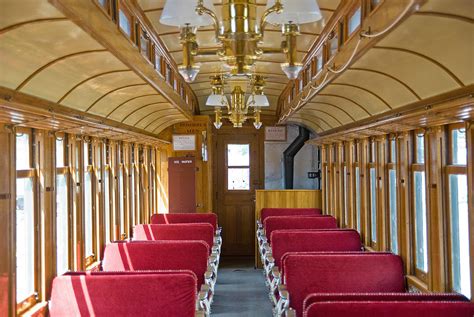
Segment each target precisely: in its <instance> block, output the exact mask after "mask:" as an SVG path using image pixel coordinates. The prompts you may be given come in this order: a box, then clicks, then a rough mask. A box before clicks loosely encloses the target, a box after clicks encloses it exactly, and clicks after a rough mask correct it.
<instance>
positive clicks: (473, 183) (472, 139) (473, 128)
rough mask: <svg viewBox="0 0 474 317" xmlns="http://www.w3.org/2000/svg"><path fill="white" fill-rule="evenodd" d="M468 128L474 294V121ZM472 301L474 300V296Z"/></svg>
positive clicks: (470, 238) (473, 287) (472, 281)
mask: <svg viewBox="0 0 474 317" xmlns="http://www.w3.org/2000/svg"><path fill="white" fill-rule="evenodd" d="M466 126H467V129H466V133H467V182H468V191H467V192H468V193H469V197H468V200H469V229H470V232H469V246H470V247H469V251H470V254H471V257H470V259H471V294H474V229H473V228H474V121H470V122H468V123H467V124H466ZM471 301H472V302H474V296H472V298H471Z"/></svg>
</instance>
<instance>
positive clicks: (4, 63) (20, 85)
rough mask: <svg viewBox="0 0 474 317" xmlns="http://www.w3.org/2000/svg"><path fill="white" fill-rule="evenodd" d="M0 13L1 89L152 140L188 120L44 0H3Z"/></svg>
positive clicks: (158, 93) (163, 97)
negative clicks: (114, 123) (137, 130)
mask: <svg viewBox="0 0 474 317" xmlns="http://www.w3.org/2000/svg"><path fill="white" fill-rule="evenodd" d="M0 14H1V18H0V73H1V74H2V75H1V76H0V86H1V87H5V88H7V89H10V90H12V91H15V92H20V93H24V94H27V95H32V96H35V97H39V98H42V99H44V100H47V101H50V102H52V103H55V104H58V105H61V106H66V107H69V108H71V109H74V110H80V111H83V112H85V113H90V114H92V115H98V116H100V117H104V118H108V119H112V120H114V121H117V122H120V123H123V124H125V125H127V126H130V127H135V128H140V129H142V130H144V131H147V132H150V133H153V134H156V135H157V134H158V133H159V132H160V131H162V130H163V129H165V128H166V127H168V126H170V125H172V124H174V123H177V122H183V121H187V120H188V118H187V116H186V115H185V114H184V113H183V112H182V111H181V110H179V109H178V108H177V107H176V106H174V105H172V104H171V103H170V102H169V101H168V99H167V98H165V96H163V95H161V94H160V92H158V91H157V90H156V89H155V88H153V87H152V86H151V85H150V84H149V83H147V82H146V81H145V80H144V79H142V78H141V77H140V76H138V75H137V74H136V73H135V72H134V71H132V70H131V69H130V68H129V67H127V66H126V65H125V64H124V63H122V62H121V61H120V60H119V59H117V58H116V57H115V56H114V55H113V54H112V53H111V52H109V51H108V50H106V49H105V48H104V47H103V46H102V45H100V44H99V43H98V42H97V41H96V40H95V39H93V38H92V37H91V36H90V35H89V34H88V33H86V32H85V31H83V30H82V29H81V28H80V27H79V26H77V25H76V24H75V23H73V22H72V21H71V20H69V19H67V18H66V17H65V16H64V15H63V14H62V13H61V12H60V11H58V10H57V9H56V8H55V7H53V6H52V5H51V4H50V3H49V2H48V1H47V0H22V1H17V0H3V1H2V4H1V13H0ZM111 23H112V22H111Z"/></svg>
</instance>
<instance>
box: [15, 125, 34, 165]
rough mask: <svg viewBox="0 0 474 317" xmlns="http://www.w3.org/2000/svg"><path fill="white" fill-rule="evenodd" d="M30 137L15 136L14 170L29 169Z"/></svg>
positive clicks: (23, 135)
mask: <svg viewBox="0 0 474 317" xmlns="http://www.w3.org/2000/svg"><path fill="white" fill-rule="evenodd" d="M30 168H31V165H30V136H29V135H28V134H27V133H23V134H18V135H17V136H16V169H17V170H27V169H30Z"/></svg>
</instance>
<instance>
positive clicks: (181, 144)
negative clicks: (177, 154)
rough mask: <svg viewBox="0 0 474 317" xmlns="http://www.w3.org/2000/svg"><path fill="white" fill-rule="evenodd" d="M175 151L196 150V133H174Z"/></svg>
mask: <svg viewBox="0 0 474 317" xmlns="http://www.w3.org/2000/svg"><path fill="white" fill-rule="evenodd" d="M173 151H196V135H195V134H173Z"/></svg>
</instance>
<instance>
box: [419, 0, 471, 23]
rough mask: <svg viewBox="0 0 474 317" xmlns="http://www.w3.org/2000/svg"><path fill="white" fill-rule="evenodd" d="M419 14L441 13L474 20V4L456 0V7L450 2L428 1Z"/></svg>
mask: <svg viewBox="0 0 474 317" xmlns="http://www.w3.org/2000/svg"><path fill="white" fill-rule="evenodd" d="M420 11H421V12H442V13H445V14H449V15H454V16H456V15H457V16H460V17H466V18H469V19H473V18H474V2H472V0H456V5H453V2H452V1H446V0H430V1H427V2H426V3H425V4H423V6H422V7H421V9H420Z"/></svg>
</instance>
